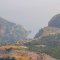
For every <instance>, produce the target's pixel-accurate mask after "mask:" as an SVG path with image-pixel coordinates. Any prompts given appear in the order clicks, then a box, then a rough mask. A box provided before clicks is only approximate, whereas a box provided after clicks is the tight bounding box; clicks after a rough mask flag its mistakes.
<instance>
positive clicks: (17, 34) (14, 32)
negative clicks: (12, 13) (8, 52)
mask: <svg viewBox="0 0 60 60" xmlns="http://www.w3.org/2000/svg"><path fill="white" fill-rule="evenodd" d="M27 35H28V31H27V30H25V29H24V28H23V27H22V26H21V25H16V24H15V23H12V22H9V21H7V20H5V19H3V18H1V17H0V42H13V41H16V40H20V39H25V38H26V37H27Z"/></svg>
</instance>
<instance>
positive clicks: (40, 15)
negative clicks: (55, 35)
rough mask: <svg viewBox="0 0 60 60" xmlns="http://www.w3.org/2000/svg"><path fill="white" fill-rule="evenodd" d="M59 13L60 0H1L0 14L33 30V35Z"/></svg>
mask: <svg viewBox="0 0 60 60" xmlns="http://www.w3.org/2000/svg"><path fill="white" fill-rule="evenodd" d="M58 13H60V0H0V16H1V17H3V18H5V19H7V20H9V21H11V22H15V23H17V24H21V25H23V26H24V27H25V28H26V29H27V30H28V31H29V30H31V31H32V34H31V36H33V35H34V34H35V33H37V31H38V30H39V29H40V28H42V27H44V26H47V23H48V21H49V20H50V19H51V18H52V17H53V16H54V15H55V14H58Z"/></svg>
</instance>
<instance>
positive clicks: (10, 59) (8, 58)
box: [0, 57, 16, 60]
mask: <svg viewBox="0 0 60 60" xmlns="http://www.w3.org/2000/svg"><path fill="white" fill-rule="evenodd" d="M0 60H16V59H15V58H14V57H12V58H10V57H7V58H0Z"/></svg>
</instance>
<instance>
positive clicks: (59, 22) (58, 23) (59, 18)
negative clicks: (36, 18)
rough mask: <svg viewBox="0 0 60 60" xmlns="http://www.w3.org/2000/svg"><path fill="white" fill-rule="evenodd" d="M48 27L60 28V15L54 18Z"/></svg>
mask: <svg viewBox="0 0 60 60" xmlns="http://www.w3.org/2000/svg"><path fill="white" fill-rule="evenodd" d="M48 26H51V27H57V28H60V14H57V15H55V16H53V17H52V19H51V20H50V21H49V23H48Z"/></svg>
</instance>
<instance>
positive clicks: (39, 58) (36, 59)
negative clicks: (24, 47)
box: [27, 51, 56, 60]
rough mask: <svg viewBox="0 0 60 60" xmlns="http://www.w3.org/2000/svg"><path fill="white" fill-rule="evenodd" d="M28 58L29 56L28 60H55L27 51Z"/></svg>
mask: <svg viewBox="0 0 60 60" xmlns="http://www.w3.org/2000/svg"><path fill="white" fill-rule="evenodd" d="M27 54H28V56H31V58H30V60H56V59H55V58H53V57H51V56H49V55H46V54H37V53H36V52H30V51H27Z"/></svg>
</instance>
